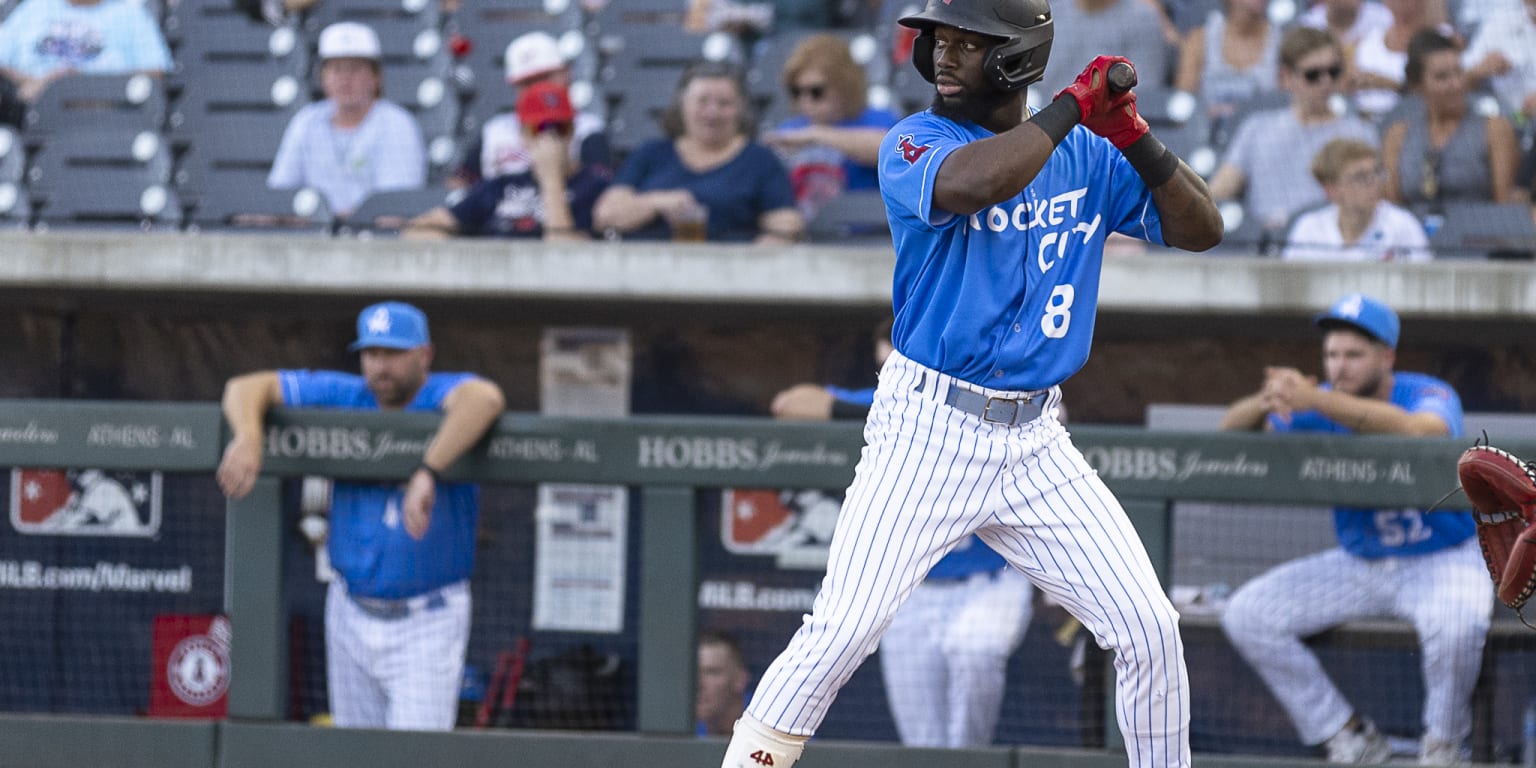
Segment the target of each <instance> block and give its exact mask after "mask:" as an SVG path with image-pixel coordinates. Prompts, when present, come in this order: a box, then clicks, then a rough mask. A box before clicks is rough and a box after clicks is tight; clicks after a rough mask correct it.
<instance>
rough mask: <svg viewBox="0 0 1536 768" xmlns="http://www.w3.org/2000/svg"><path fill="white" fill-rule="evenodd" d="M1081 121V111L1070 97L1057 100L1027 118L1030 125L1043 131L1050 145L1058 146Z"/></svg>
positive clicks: (1075, 100) (1075, 101)
mask: <svg viewBox="0 0 1536 768" xmlns="http://www.w3.org/2000/svg"><path fill="white" fill-rule="evenodd" d="M1082 120H1083V110H1082V108H1081V107H1079V106H1078V105H1077V99H1074V98H1072V97H1071V96H1068V97H1066V98H1058V99H1056V100H1055V101H1053V102H1051V103H1050V104H1048V105H1046V107H1045V109H1042V110H1040V111H1039V112H1036V113H1035V114H1033V115H1030V117H1029V122H1030V123H1032V124H1034V125H1035V126H1037V127H1039V128H1040V130H1042V131H1045V135H1046V136H1047V137H1048V138H1049V139H1050V140H1051V144H1052V145H1060V144H1061V140H1062V139H1065V138H1066V137H1067V134H1069V133H1071V132H1072V129H1073V128H1075V127H1076V126H1077V124H1078V123H1080V122H1082Z"/></svg>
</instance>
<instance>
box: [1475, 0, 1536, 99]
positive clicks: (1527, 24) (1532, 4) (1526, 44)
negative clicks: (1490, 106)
mask: <svg viewBox="0 0 1536 768" xmlns="http://www.w3.org/2000/svg"><path fill="white" fill-rule="evenodd" d="M1461 63H1462V66H1464V67H1466V69H1467V78H1468V79H1469V80H1472V81H1474V82H1481V81H1483V80H1487V81H1488V85H1489V86H1490V87H1491V88H1492V89H1493V92H1494V95H1496V96H1498V97H1499V106H1500V107H1501V108H1502V109H1503V110H1504V112H1505V113H1507V114H1510V115H1518V116H1520V118H1521V119H1524V120H1536V0H1524V2H1523V4H1522V7H1521V8H1520V9H1519V10H1514V11H1506V12H1503V13H1499V14H1497V15H1495V16H1494V17H1493V18H1491V19H1489V20H1487V21H1485V22H1483V23H1482V24H1481V25H1479V26H1478V28H1477V34H1476V35H1474V36H1473V37H1472V44H1471V45H1470V46H1468V47H1467V51H1466V53H1464V54H1462V57H1461Z"/></svg>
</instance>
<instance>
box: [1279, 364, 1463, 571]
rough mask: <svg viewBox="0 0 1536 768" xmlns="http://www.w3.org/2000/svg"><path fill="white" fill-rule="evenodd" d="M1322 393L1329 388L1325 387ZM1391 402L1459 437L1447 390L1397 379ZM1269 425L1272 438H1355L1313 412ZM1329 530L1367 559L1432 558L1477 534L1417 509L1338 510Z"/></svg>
mask: <svg viewBox="0 0 1536 768" xmlns="http://www.w3.org/2000/svg"><path fill="white" fill-rule="evenodd" d="M1322 388H1323V389H1329V388H1330V387H1329V386H1328V385H1327V384H1323V385H1322ZM1391 402H1392V404H1393V405H1396V406H1398V407H1400V408H1402V409H1403V410H1405V411H1408V412H1409V413H1432V414H1434V415H1436V416H1439V417H1440V418H1441V419H1443V420H1444V421H1445V424H1446V427H1447V428H1449V429H1450V434H1451V437H1461V434H1462V426H1461V398H1460V397H1458V396H1457V395H1456V390H1454V389H1451V385H1449V384H1447V383H1445V382H1443V381H1441V380H1439V379H1437V378H1435V377H1433V376H1426V375H1424V374H1422V373H1401V372H1400V373H1396V374H1394V375H1393V382H1392V397H1391ZM1269 424H1270V427H1271V428H1273V429H1274V430H1275V431H1276V432H1329V433H1333V434H1341V435H1347V434H1352V433H1353V430H1351V429H1349V428H1348V427H1345V426H1343V425H1341V424H1339V423H1338V422H1336V421H1333V420H1332V419H1329V418H1327V417H1326V416H1323V415H1322V414H1321V413H1318V412H1317V411H1300V412H1297V413H1294V414H1292V415H1291V419H1290V421H1289V422H1286V421H1285V420H1283V419H1280V418H1279V417H1277V416H1274V415H1273V414H1271V415H1270V417H1269ZM1333 527H1334V531H1335V533H1336V534H1337V535H1338V537H1339V546H1341V547H1343V548H1344V550H1345V551H1347V552H1349V553H1351V554H1354V555H1358V556H1360V557H1364V558H1368V559H1375V558H1380V557H1388V556H1396V555H1419V554H1424V553H1427V552H1435V551H1438V550H1442V549H1445V548H1447V547H1453V546H1456V545H1457V544H1460V543H1461V542H1463V541H1466V540H1467V539H1468V538H1469V537H1471V536H1472V534H1474V533H1476V532H1477V528H1476V523H1474V522H1473V521H1472V515H1471V513H1469V512H1434V513H1431V514H1425V513H1424V511H1423V510H1421V509H1363V508H1360V507H1336V508H1335V509H1334V510H1333Z"/></svg>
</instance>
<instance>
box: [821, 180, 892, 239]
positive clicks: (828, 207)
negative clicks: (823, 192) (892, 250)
mask: <svg viewBox="0 0 1536 768" xmlns="http://www.w3.org/2000/svg"><path fill="white" fill-rule="evenodd" d="M807 234H808V236H809V239H810V241H811V242H813V243H841V244H874V245H881V244H883V245H889V244H890V242H891V227H890V221H889V219H887V218H886V215H885V201H884V200H882V199H881V197H880V190H878V189H870V190H858V191H853V192H844V193H842V194H840V195H838V196H837V197H834V198H832V199H831V200H828V201H827V202H825V203H823V204H822V206H821V207H820V208H819V209H817V211H816V216H815V218H813V219H812V220H811V221H810V222H809V223H808V226H807Z"/></svg>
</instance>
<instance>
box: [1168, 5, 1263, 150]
mask: <svg viewBox="0 0 1536 768" xmlns="http://www.w3.org/2000/svg"><path fill="white" fill-rule="evenodd" d="M1222 8H1223V10H1212V11H1211V13H1210V15H1209V16H1207V17H1206V20H1205V24H1204V25H1202V26H1199V27H1195V28H1194V29H1191V30H1190V31H1189V34H1188V35H1187V36H1186V37H1185V38H1184V42H1183V43H1182V44H1181V45H1180V49H1179V65H1178V73H1177V75H1176V76H1175V77H1174V81H1173V85H1174V87H1175V88H1177V89H1179V90H1181V91H1185V92H1187V93H1198V94H1199V95H1200V102H1201V103H1202V104H1204V105H1205V108H1206V113H1207V114H1208V115H1209V116H1210V117H1211V120H1212V122H1213V123H1217V122H1220V121H1221V120H1224V119H1226V118H1228V117H1230V116H1231V115H1232V113H1233V112H1235V111H1236V110H1237V108H1238V107H1239V106H1241V105H1242V103H1243V102H1244V101H1248V100H1249V99H1252V98H1253V97H1255V96H1258V95H1259V94H1261V93H1265V92H1268V91H1273V90H1275V88H1276V87H1277V86H1278V80H1279V78H1278V73H1277V71H1276V70H1277V68H1278V67H1279V53H1280V27H1279V25H1278V24H1271V23H1270V21H1269V13H1268V10H1269V4H1268V3H1267V2H1266V1H1265V0H1223V2H1222Z"/></svg>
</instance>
